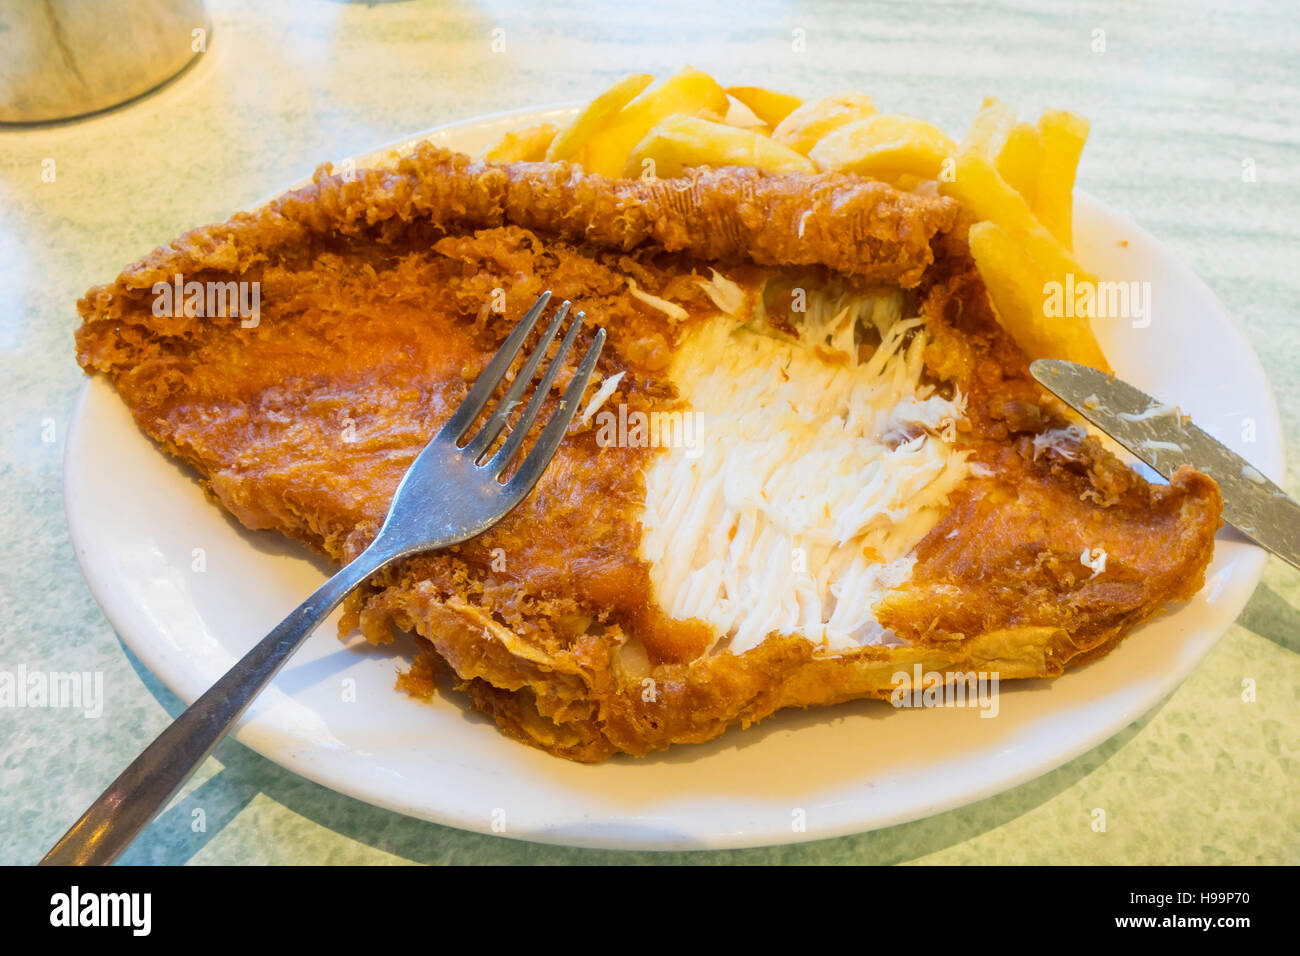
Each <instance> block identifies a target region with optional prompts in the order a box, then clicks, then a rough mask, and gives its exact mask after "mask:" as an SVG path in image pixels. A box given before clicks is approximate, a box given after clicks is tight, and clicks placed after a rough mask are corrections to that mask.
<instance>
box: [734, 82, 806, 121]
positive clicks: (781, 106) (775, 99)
mask: <svg viewBox="0 0 1300 956" xmlns="http://www.w3.org/2000/svg"><path fill="white" fill-rule="evenodd" d="M727 94H728V95H730V96H734V97H735V98H736V99H738V100H739V101H740V102H742V103H744V104H745V106H746V107H748V109H749V110H750V112H752V113H753V114H754V115H755V116H757V117H758V118H759V119H760V120H762V121H763V122H764V123H765V124H767V125H768V126H769V127H772V128H775V127H776V126H777V125H778V124H779V123H780V122H781V121H782V120H783V119H785V118H786V117H787V116H789V115H790V114H791V113H793V112H794V111H795V110H797V109H798V108H799V107H800V106H802V105H803V100H802V99H800V98H799V97H797V96H791V95H789V94H788V93H778V92H776V90H768V89H764V88H763V87H761V86H729V87H727Z"/></svg>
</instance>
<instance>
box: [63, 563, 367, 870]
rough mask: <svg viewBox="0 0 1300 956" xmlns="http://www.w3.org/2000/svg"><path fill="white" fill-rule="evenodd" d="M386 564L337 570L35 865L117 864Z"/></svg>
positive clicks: (351, 565) (162, 736)
mask: <svg viewBox="0 0 1300 956" xmlns="http://www.w3.org/2000/svg"><path fill="white" fill-rule="evenodd" d="M372 550H373V549H372ZM390 560H391V556H385V555H382V554H381V553H379V552H375V553H374V554H372V553H371V550H367V551H365V552H363V553H362V554H360V555H358V556H357V558H356V559H355V560H353V561H351V562H350V563H349V564H347V565H346V566H344V567H343V568H341V569H339V571H338V573H337V574H335V575H334V576H333V577H332V578H330V579H329V580H328V581H326V582H325V583H324V584H322V585H321V586H320V587H319V588H318V589H317V590H316V592H315V593H313V594H312V596H311V597H309V598H307V600H305V601H303V602H302V604H300V605H298V607H297V609H296V610H295V611H293V613H291V614H290V615H289V616H288V617H286V618H285V619H284V620H283V621H281V622H280V624H279V625H278V626H277V627H276V628H275V630H273V631H271V633H270V634H268V635H266V637H264V638H262V640H261V641H260V642H259V643H258V644H257V646H256V647H254V648H253V649H252V650H251V651H249V652H248V653H247V654H245V655H244V656H243V658H241V659H240V661H239V662H238V663H237V664H235V666H234V667H232V668H230V670H228V671H226V673H225V676H223V677H222V678H221V679H220V680H218V681H217V682H216V683H215V684H213V685H212V687H211V688H209V689H208V691H207V692H206V693H204V694H203V696H202V697H200V698H199V699H198V700H196V701H195V702H194V703H193V704H191V705H190V707H189V708H188V709H187V710H186V711H185V713H183V714H181V715H180V716H179V717H178V718H176V720H175V721H174V722H173V723H172V725H171V726H170V727H168V728H167V729H166V730H164V731H163V732H162V733H161V734H159V735H158V737H157V739H156V740H154V742H153V743H151V744H150V745H149V746H148V748H146V750H145V751H144V753H142V754H140V756H138V757H136V758H135V760H134V761H132V763H131V765H130V766H129V767H127V768H126V769H125V770H123V771H122V773H121V775H120V776H119V777H118V778H117V779H116V780H114V781H113V782H112V784H110V785H109V787H108V789H107V790H105V791H104V792H103V793H102V794H100V796H99V799H98V800H96V801H95V802H94V803H92V804H91V805H90V808H89V809H88V810H87V811H86V812H85V813H84V814H82V816H81V819H80V820H78V821H77V822H76V823H74V824H73V825H72V827H71V828H69V830H68V832H67V833H65V834H64V835H63V837H62V838H61V839H60V840H59V842H58V843H56V844H55V845H54V848H53V849H52V850H50V852H49V853H47V854H46V855H45V858H44V859H43V860H41V865H42V866H46V865H52V866H85V865H106V864H109V863H112V862H113V861H114V860H115V859H117V856H118V854H120V853H121V852H122V851H123V850H124V849H126V847H127V845H128V844H130V842H131V841H132V840H134V839H135V837H136V836H137V835H138V834H139V833H140V831H141V830H143V829H144V828H145V827H146V826H147V825H148V824H149V821H150V820H152V819H153V818H154V817H155V816H156V815H157V814H158V813H159V812H160V811H161V810H162V809H163V807H165V806H166V805H167V802H168V801H169V800H171V798H172V797H173V796H174V795H175V794H176V791H177V790H179V789H180V788H181V784H183V783H184V782H185V781H186V780H188V779H189V777H190V775H191V774H192V773H194V771H195V770H197V769H198V767H199V764H201V763H203V761H204V760H205V759H206V758H207V756H208V754H210V753H212V750H213V748H214V747H216V745H217V743H218V742H219V741H220V740H221V738H222V737H224V736H225V735H226V731H228V730H229V729H230V728H231V726H232V725H233V724H234V723H235V721H237V720H238V719H239V716H240V714H242V713H243V712H244V711H245V710H246V709H247V708H248V705H249V704H250V703H252V701H253V698H254V697H256V696H257V695H258V694H259V693H261V691H262V689H263V688H264V687H266V685H267V684H269V683H270V682H271V678H273V677H274V676H275V675H276V672H277V671H279V670H280V668H281V667H282V666H284V662H285V661H287V660H288V659H289V657H290V655H292V654H293V652H294V651H296V650H297V649H298V648H299V647H300V646H301V645H302V643H303V641H305V640H306V639H307V637H308V636H309V635H310V634H311V633H312V631H314V630H315V629H316V627H317V625H319V624H320V623H321V622H322V621H323V620H325V618H326V617H328V616H329V613H330V612H331V611H333V610H334V608H336V607H338V605H339V604H340V603H341V602H342V601H343V599H344V598H345V597H347V595H348V594H349V593H350V592H351V591H352V589H353V588H355V587H356V586H357V585H359V584H361V582H363V581H364V580H365V579H366V578H367V577H369V576H370V575H371V574H373V573H374V572H376V571H378V570H379V569H380V568H382V567H383V566H384V565H385V564H387V563H388V562H389V561H390Z"/></svg>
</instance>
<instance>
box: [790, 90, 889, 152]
mask: <svg viewBox="0 0 1300 956" xmlns="http://www.w3.org/2000/svg"><path fill="white" fill-rule="evenodd" d="M875 112H876V105H875V104H874V103H872V102H871V98H870V97H869V96H863V95H862V94H861V93H837V94H835V95H834V96H826V97H823V98H822V99H820V100H812V101H810V102H808V103H804V104H803V105H802V106H800V107H799V108H798V109H796V110H793V111H792V112H791V113H790V114H789V115H788V116H786V118H785V119H783V120H781V122H780V123H779V124H777V127H776V129H774V130H772V138H773V139H774V140H776V141H777V142H778V143H780V144H781V145H782V146H789V147H790V148H791V149H793V150H794V151H795V152H796V153H802V154H804V155H805V156H807V155H808V151H809V150H811V149H812V148H813V147H814V146H816V145H817V143H818V141H819V140H821V139H822V137H824V136H826V135H827V134H828V133H833V132H834V131H835V130H837V129H839V128H840V127H841V126H844V125H846V124H848V123H852V122H853V121H854V120H860V119H865V118H866V117H868V116H871V115H872V114H874V113H875Z"/></svg>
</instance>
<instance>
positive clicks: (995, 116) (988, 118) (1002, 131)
mask: <svg viewBox="0 0 1300 956" xmlns="http://www.w3.org/2000/svg"><path fill="white" fill-rule="evenodd" d="M1015 122H1016V115H1015V114H1014V113H1013V112H1011V109H1010V108H1009V107H1008V106H1007V105H1006V104H1005V103H1003V102H1002V101H1001V100H998V99H994V98H993V97H992V96H986V97H985V98H984V102H983V103H982V104H981V105H980V111H979V112H978V113H977V114H976V115H975V122H974V123H972V124H971V128H970V132H969V133H967V134H966V138H965V139H963V140H962V141H961V151H962V152H963V153H965V152H968V151H969V152H976V153H979V154H980V155H981V156H983V157H984V158H986V159H992V158H993V157H994V155H995V154H996V151H997V149H998V148H999V147H1000V146H1001V144H1002V142H1003V140H1005V139H1006V137H1007V133H1008V132H1009V131H1010V130H1011V127H1012V126H1013V125H1014V124H1015Z"/></svg>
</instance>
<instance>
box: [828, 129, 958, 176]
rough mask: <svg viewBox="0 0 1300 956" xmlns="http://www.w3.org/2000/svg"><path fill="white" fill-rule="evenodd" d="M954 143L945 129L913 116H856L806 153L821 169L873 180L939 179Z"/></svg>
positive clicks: (953, 148)
mask: <svg viewBox="0 0 1300 956" xmlns="http://www.w3.org/2000/svg"><path fill="white" fill-rule="evenodd" d="M956 151H957V146H956V144H955V143H953V141H952V140H951V139H949V138H948V136H947V135H945V134H944V132H943V131H942V130H940V129H938V128H936V127H934V126H931V125H930V124H929V123H926V122H924V121H922V120H919V119H915V118H913V117H911V116H899V115H896V114H885V115H880V116H869V117H867V118H866V119H861V120H855V121H853V122H852V123H848V124H846V125H844V126H841V127H840V128H839V129H837V130H835V131H834V132H833V133H829V134H828V135H826V136H825V137H824V138H823V139H822V140H821V141H820V142H819V143H818V144H817V145H816V146H814V147H813V148H812V151H811V152H810V153H809V154H808V157H809V158H810V159H811V160H812V161H813V162H814V163H816V164H817V167H818V168H819V169H823V170H829V171H834V172H841V173H860V174H862V175H864V176H871V177H873V178H875V179H887V178H891V177H895V176H901V175H912V176H918V177H920V178H921V179H937V178H938V177H939V173H940V171H941V170H942V169H943V163H944V160H946V159H948V158H950V157H951V156H952V155H953V154H954V153H956Z"/></svg>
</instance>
